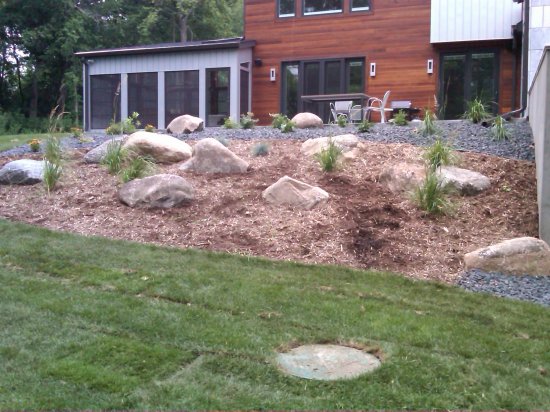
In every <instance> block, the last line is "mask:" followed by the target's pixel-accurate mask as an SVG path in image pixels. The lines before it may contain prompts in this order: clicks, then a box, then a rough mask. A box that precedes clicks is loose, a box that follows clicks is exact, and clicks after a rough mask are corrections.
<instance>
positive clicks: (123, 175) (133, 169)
mask: <svg viewBox="0 0 550 412" xmlns="http://www.w3.org/2000/svg"><path fill="white" fill-rule="evenodd" d="M154 170H155V163H154V162H153V161H152V160H151V159H149V158H147V157H143V156H136V157H132V158H127V160H126V162H125V166H124V168H123V169H122V170H121V171H120V179H121V180H122V181H123V182H124V183H127V182H129V181H130V180H134V179H141V178H143V177H145V176H149V175H150V174H151V173H153V171H154Z"/></svg>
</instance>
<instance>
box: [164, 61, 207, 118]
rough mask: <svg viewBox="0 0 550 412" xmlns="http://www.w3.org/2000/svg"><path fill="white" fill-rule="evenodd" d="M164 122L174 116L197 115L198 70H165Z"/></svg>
mask: <svg viewBox="0 0 550 412" xmlns="http://www.w3.org/2000/svg"><path fill="white" fill-rule="evenodd" d="M164 87H165V96H166V124H167V125H168V124H170V122H171V121H172V120H174V119H175V118H176V117H178V116H181V115H184V114H190V115H191V116H197V117H198V116H199V71H198V70H189V71H180V72H166V75H165V79H164Z"/></svg>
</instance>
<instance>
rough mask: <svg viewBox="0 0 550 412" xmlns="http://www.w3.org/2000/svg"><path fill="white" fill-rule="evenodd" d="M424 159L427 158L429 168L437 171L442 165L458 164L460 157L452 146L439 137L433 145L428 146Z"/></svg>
mask: <svg viewBox="0 0 550 412" xmlns="http://www.w3.org/2000/svg"><path fill="white" fill-rule="evenodd" d="M424 160H426V164H427V166H428V168H429V169H430V170H432V171H435V170H436V169H437V168H439V167H441V166H445V165H452V164H456V163H457V162H458V157H457V155H456V154H455V153H454V152H453V149H452V146H451V145H449V144H447V143H445V142H444V141H442V140H441V138H439V137H438V138H437V139H436V140H435V142H434V143H433V144H432V145H431V146H429V147H428V148H426V150H425V152H424Z"/></svg>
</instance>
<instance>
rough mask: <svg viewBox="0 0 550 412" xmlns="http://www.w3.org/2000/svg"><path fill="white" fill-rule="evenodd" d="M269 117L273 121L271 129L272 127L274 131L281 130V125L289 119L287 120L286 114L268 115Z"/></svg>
mask: <svg viewBox="0 0 550 412" xmlns="http://www.w3.org/2000/svg"><path fill="white" fill-rule="evenodd" d="M269 115H270V116H271V118H272V119H273V120H272V121H271V127H273V128H274V129H281V130H282V127H283V125H284V124H285V123H288V122H289V121H290V119H289V118H288V116H287V115H286V114H282V113H275V114H271V113H269Z"/></svg>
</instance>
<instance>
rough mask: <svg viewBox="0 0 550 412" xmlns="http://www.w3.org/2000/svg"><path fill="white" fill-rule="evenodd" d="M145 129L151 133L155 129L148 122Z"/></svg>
mask: <svg viewBox="0 0 550 412" xmlns="http://www.w3.org/2000/svg"><path fill="white" fill-rule="evenodd" d="M145 131H146V132H150V133H153V132H154V131H155V126H153V125H152V124H148V125H146V126H145Z"/></svg>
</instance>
